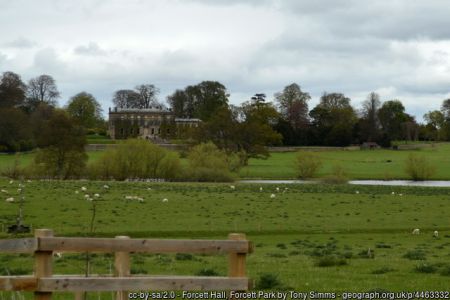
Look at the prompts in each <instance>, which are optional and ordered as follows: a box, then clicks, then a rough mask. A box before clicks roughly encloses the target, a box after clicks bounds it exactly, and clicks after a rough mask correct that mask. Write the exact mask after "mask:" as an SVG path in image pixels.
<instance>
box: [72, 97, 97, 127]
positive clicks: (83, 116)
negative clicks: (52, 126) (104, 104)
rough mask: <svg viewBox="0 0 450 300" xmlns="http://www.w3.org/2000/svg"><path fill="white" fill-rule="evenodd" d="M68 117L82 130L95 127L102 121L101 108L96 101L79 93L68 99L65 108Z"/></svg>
mask: <svg viewBox="0 0 450 300" xmlns="http://www.w3.org/2000/svg"><path fill="white" fill-rule="evenodd" d="M66 110H67V112H68V113H69V116H71V117H72V119H73V120H75V122H77V123H78V124H79V125H81V126H83V127H84V128H92V127H95V126H96V125H97V124H99V122H101V121H102V108H101V106H100V104H99V103H98V101H97V99H95V97H94V96H92V95H91V94H89V93H86V92H81V93H78V94H76V95H75V96H73V97H72V98H70V100H69V103H68V104H67V107H66Z"/></svg>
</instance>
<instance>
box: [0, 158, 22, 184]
mask: <svg viewBox="0 0 450 300" xmlns="http://www.w3.org/2000/svg"><path fill="white" fill-rule="evenodd" d="M24 173H25V170H24V168H22V167H20V162H19V158H18V157H17V154H16V157H15V158H14V162H13V163H12V164H10V165H8V166H7V167H5V168H4V169H3V170H2V171H1V173H0V174H1V175H2V176H5V177H8V178H11V179H18V178H20V177H22V176H23V175H24Z"/></svg>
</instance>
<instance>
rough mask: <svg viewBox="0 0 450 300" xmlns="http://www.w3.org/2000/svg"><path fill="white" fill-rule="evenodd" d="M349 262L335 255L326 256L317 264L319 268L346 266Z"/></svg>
mask: <svg viewBox="0 0 450 300" xmlns="http://www.w3.org/2000/svg"><path fill="white" fill-rule="evenodd" d="M345 265H347V261H346V260H345V259H343V258H339V257H337V256H334V255H329V256H324V257H322V258H320V259H319V260H318V261H317V262H316V266H318V267H332V266H345Z"/></svg>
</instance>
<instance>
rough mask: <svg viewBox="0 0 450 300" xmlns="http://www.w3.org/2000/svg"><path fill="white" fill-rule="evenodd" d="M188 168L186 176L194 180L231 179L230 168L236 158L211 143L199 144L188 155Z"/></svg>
mask: <svg viewBox="0 0 450 300" xmlns="http://www.w3.org/2000/svg"><path fill="white" fill-rule="evenodd" d="M187 158H188V161H189V169H188V170H187V172H186V177H187V178H189V179H190V180H194V181H215V182H226V181H233V177H234V176H233V174H232V170H234V169H235V166H236V161H237V158H236V157H235V158H230V156H228V155H227V154H226V153H225V152H223V151H220V150H219V149H218V148H217V147H216V145H214V144H213V143H211V142H209V143H203V144H199V145H197V146H195V147H193V148H192V149H191V151H190V152H189V155H188V157H187Z"/></svg>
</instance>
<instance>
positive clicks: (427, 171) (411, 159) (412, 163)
mask: <svg viewBox="0 0 450 300" xmlns="http://www.w3.org/2000/svg"><path fill="white" fill-rule="evenodd" d="M405 172H406V174H407V175H408V176H409V177H410V178H411V179H412V180H414V181H421V180H427V179H430V178H431V176H433V174H434V173H436V167H435V166H433V165H432V164H431V163H430V162H429V161H428V159H427V158H426V157H425V156H423V155H421V156H419V155H417V154H410V155H409V156H408V158H407V159H406V162H405Z"/></svg>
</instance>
